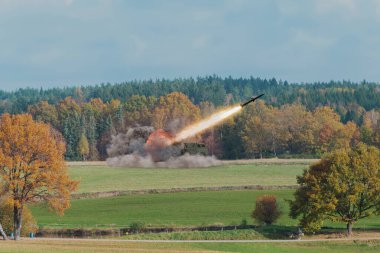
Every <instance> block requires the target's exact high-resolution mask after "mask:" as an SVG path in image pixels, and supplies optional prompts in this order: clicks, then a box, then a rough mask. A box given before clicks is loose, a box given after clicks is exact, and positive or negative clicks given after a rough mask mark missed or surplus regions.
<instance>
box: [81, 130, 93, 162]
mask: <svg viewBox="0 0 380 253" xmlns="http://www.w3.org/2000/svg"><path fill="white" fill-rule="evenodd" d="M78 152H79V154H80V155H81V156H82V159H83V161H85V160H86V159H87V157H88V155H89V154H90V147H89V145H88V140H87V137H86V135H85V134H84V133H82V135H81V136H80V139H79V143H78Z"/></svg>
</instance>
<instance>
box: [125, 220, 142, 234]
mask: <svg viewBox="0 0 380 253" xmlns="http://www.w3.org/2000/svg"><path fill="white" fill-rule="evenodd" d="M129 227H130V229H131V232H132V233H135V234H138V233H141V232H144V231H145V230H146V225H145V223H144V222H140V221H137V222H132V223H131V225H130V226H129Z"/></svg>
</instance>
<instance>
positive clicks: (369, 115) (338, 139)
mask: <svg viewBox="0 0 380 253" xmlns="http://www.w3.org/2000/svg"><path fill="white" fill-rule="evenodd" d="M259 93H265V96H264V97H263V99H262V100H260V101H258V102H256V103H255V104H253V105H250V106H247V107H246V108H245V109H244V110H243V112H242V113H241V114H239V115H237V116H236V117H233V118H231V119H230V120H228V121H227V122H225V123H224V124H222V125H219V126H217V127H215V128H213V129H211V130H209V131H207V132H205V133H203V134H202V135H201V136H198V137H196V138H195V139H194V140H190V141H197V142H202V143H205V145H206V147H207V148H208V150H209V154H210V155H211V154H212V155H215V156H217V157H218V158H221V159H238V158H260V157H319V156H320V155H322V154H323V153H326V152H329V151H331V150H332V149H333V148H336V147H345V146H350V145H354V144H355V143H358V142H364V143H367V144H370V145H376V146H378V147H379V146H380V111H379V109H380V85H379V84H376V83H369V82H366V81H363V82H361V83H353V82H349V81H342V82H329V83H302V84H297V83H294V84H291V83H288V82H286V81H281V80H280V81H278V80H276V79H260V78H253V77H251V78H238V79H236V78H232V77H228V78H220V77H217V76H207V77H198V78H196V79H193V78H187V79H173V80H166V79H162V80H155V81H153V80H148V81H131V82H125V83H119V84H101V85H95V86H86V87H67V88H54V89H32V88H27V89H19V90H16V91H12V92H6V91H0V113H11V114H19V113H30V114H32V116H33V117H34V119H36V120H39V121H42V122H45V123H49V124H51V125H52V126H53V127H54V129H56V130H57V131H58V132H59V133H60V134H61V135H62V137H63V138H64V139H65V142H66V159H68V160H103V159H105V158H106V157H107V151H106V149H107V145H108V144H109V142H110V140H111V136H112V135H115V134H117V133H119V132H125V131H127V129H128V128H130V127H135V126H153V127H155V128H156V129H159V128H164V129H165V130H168V131H171V132H173V133H175V132H177V131H178V130H180V129H181V128H183V127H184V126H186V125H187V124H190V123H192V122H195V121H197V120H199V119H201V118H204V117H207V116H208V115H210V114H211V113H213V112H215V111H218V110H220V109H222V108H225V107H228V106H230V105H233V104H236V103H239V102H242V101H244V100H246V99H247V98H249V97H251V96H253V95H257V94H259Z"/></svg>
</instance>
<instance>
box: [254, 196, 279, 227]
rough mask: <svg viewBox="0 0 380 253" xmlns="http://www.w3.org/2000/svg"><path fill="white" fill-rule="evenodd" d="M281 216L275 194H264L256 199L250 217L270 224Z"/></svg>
mask: <svg viewBox="0 0 380 253" xmlns="http://www.w3.org/2000/svg"><path fill="white" fill-rule="evenodd" d="M280 216H281V211H280V209H279V206H278V204H277V199H276V196H274V195H264V196H261V197H258V198H257V199H256V207H255V210H253V212H252V215H251V217H252V218H254V219H255V220H256V221H257V222H259V223H265V224H267V225H270V224H272V223H274V222H276V220H277V219H278V218H279V217H280Z"/></svg>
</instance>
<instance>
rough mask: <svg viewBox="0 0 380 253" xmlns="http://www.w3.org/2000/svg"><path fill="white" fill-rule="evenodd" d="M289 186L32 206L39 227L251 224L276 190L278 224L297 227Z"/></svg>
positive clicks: (364, 223)
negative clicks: (60, 209) (261, 201)
mask: <svg viewBox="0 0 380 253" xmlns="http://www.w3.org/2000/svg"><path fill="white" fill-rule="evenodd" d="M293 192H294V191H292V190H277V191H275V190H271V191H259V190H244V191H208V192H180V193H161V194H147V195H125V196H120V197H112V198H99V199H81V200H73V201H72V203H71V207H70V208H69V209H68V210H66V212H65V215H64V216H58V215H56V214H54V213H51V212H49V211H48V210H47V208H43V206H41V205H35V206H31V210H32V213H33V215H34V216H35V218H36V220H37V222H38V224H39V225H43V226H45V227H55V228H59V227H62V228H94V227H108V228H109V227H110V226H111V225H110V224H114V226H115V227H128V226H129V225H130V224H131V223H133V222H144V223H145V224H146V225H148V226H166V227H179V226H182V227H183V226H206V225H215V224H219V225H239V224H241V222H242V219H246V220H247V221H248V224H253V220H252V219H251V218H250V214H251V212H252V210H253V208H254V203H255V199H256V198H257V197H258V196H261V195H263V194H274V195H276V196H277V198H278V200H279V204H280V206H281V208H282V211H283V215H282V217H281V218H280V219H279V220H278V222H277V224H276V225H278V226H280V227H281V226H282V227H289V226H296V224H297V221H296V220H293V219H291V218H289V217H288V213H289V206H288V203H286V202H285V199H291V198H292V197H293ZM325 226H331V227H333V228H342V229H344V228H345V224H343V223H332V222H326V223H325ZM355 228H363V229H374V228H377V229H379V228H380V216H375V217H371V218H367V219H364V220H361V221H359V222H358V223H357V224H355V225H354V229H355Z"/></svg>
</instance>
